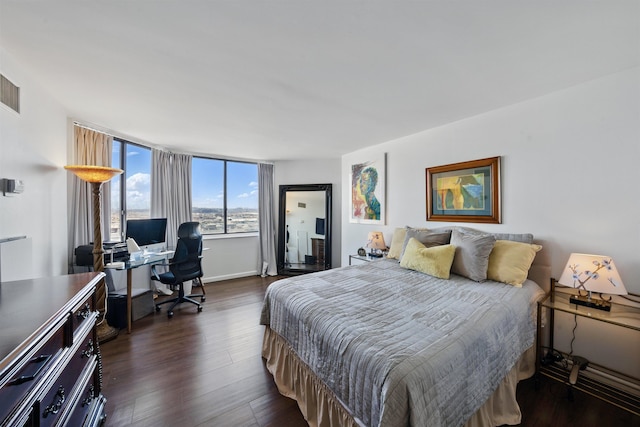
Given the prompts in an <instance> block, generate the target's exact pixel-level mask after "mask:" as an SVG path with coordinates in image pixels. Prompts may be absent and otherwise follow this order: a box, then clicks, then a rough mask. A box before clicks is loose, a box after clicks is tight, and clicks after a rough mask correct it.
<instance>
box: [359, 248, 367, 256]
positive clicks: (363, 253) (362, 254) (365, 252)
mask: <svg viewBox="0 0 640 427" xmlns="http://www.w3.org/2000/svg"><path fill="white" fill-rule="evenodd" d="M358 255H360V256H366V255H367V251H365V250H364V248H360V249H358Z"/></svg>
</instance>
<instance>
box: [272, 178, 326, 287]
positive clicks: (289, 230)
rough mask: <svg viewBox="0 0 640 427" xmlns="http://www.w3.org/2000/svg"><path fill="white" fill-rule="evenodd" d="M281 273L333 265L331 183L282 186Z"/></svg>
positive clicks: (295, 272)
mask: <svg viewBox="0 0 640 427" xmlns="http://www.w3.org/2000/svg"><path fill="white" fill-rule="evenodd" d="M279 201H280V208H279V221H278V224H279V227H278V273H279V274H283V275H294V274H304V273H312V272H314V271H322V270H328V269H330V268H331V184H300V185H281V186H280V200H279Z"/></svg>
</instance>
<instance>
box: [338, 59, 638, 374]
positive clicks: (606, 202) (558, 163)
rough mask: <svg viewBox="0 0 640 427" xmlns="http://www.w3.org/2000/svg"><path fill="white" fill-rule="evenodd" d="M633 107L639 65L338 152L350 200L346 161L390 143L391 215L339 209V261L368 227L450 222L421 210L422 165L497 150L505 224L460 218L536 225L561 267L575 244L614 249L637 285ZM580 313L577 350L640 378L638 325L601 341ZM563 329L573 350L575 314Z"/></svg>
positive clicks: (523, 228)
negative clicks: (361, 215) (375, 218)
mask: <svg viewBox="0 0 640 427" xmlns="http://www.w3.org/2000/svg"><path fill="white" fill-rule="evenodd" d="M639 118H640V68H635V69H631V70H628V71H625V72H621V73H617V74H614V75H610V76H608V77H605V78H601V79H598V80H595V81H591V82H588V83H585V84H582V85H579V86H575V87H572V88H569V89H566V90H563V91H560V92H556V93H552V94H550V95H547V96H544V97H540V98H537V99H533V100H530V101H527V102H523V103H520V104H516V105H513V106H510V107H507V108H502V109H500V110H496V111H491V112H488V113H485V114H482V115H479V116H476V117H473V118H470V119H467V120H462V121H459V122H456V123H452V124H450V125H447V126H443V127H440V128H437V129H433V130H429V131H425V132H422V133H419V134H416V135H412V136H408V137H406V138H401V139H398V140H395V141H390V142H387V143H384V144H381V145H378V146H376V147H372V148H369V149H367V150H362V151H358V152H354V153H350V154H348V155H345V156H343V159H342V194H343V197H342V203H343V204H344V205H345V206H348V204H349V195H350V189H349V179H348V177H349V168H350V165H351V164H354V163H358V162H361V161H363V160H366V159H367V155H371V154H377V153H380V152H386V153H387V225H386V226H385V227H380V226H370V225H360V224H351V223H349V218H348V209H345V210H344V211H343V217H342V221H343V227H342V258H343V263H344V262H345V260H346V258H347V257H348V255H349V254H353V253H355V251H356V250H357V248H358V247H360V246H362V245H363V244H364V243H365V242H366V237H367V232H368V231H370V230H373V229H381V230H383V231H384V234H385V240H386V241H387V244H390V243H391V237H392V231H393V228H395V227H402V226H405V225H411V226H422V227H425V226H426V227H439V226H442V225H445V223H441V222H427V221H426V199H425V198H426V195H425V186H426V184H425V168H427V167H431V166H439V165H446V164H450V163H456V162H462V161H467V160H474V159H481V158H486V157H493V156H502V200H503V204H502V217H503V221H502V224H495V225H482V224H460V225H467V226H472V227H475V228H478V229H483V230H487V231H494V232H513V233H533V234H534V236H535V237H536V238H537V239H541V240H542V241H543V244H544V246H545V249H546V250H547V251H548V253H549V255H550V256H551V259H552V266H553V270H552V273H553V276H554V277H556V278H557V277H560V273H561V271H562V269H563V268H564V266H565V263H566V261H567V258H568V256H569V254H570V253H571V252H586V253H598V254H604V255H608V256H611V257H612V258H613V259H614V261H615V263H616V266H617V267H618V269H619V271H620V275H621V277H622V280H623V282H624V284H625V286H626V287H627V289H628V290H629V291H630V292H634V293H636V294H640V255H639V252H638V248H639V247H640V244H639V243H640V197H638V194H637V193H638V190H637V181H638V176H637V175H638V168H639V166H640V120H639ZM587 322H589V320H587ZM583 323H584V324H586V322H582V321H580V322H579V324H580V325H581V326H580V327H579V328H578V334H579V335H578V339H577V340H576V354H581V353H580V352H579V351H582V352H583V353H582V354H583V355H585V356H586V357H587V358H591V357H593V361H595V362H596V363H597V360H601V361H604V360H606V355H607V354H608V353H611V354H617V355H618V361H617V363H618V365H619V366H617V367H616V368H619V369H620V370H623V371H626V372H627V373H632V374H634V375H635V376H636V377H640V366H639V365H638V363H637V360H638V359H637V356H638V354H640V339H638V335H637V334H638V332H632V333H623V332H621V331H618V330H613V331H611V330H610V329H611V328H606V329H607V330H606V332H604V331H603V332H602V333H599V335H598V336H599V337H601V338H602V339H603V341H601V342H599V343H598V344H596V343H595V342H594V341H593V340H592V339H591V338H590V335H589V333H590V332H591V331H590V329H591V328H596V329H597V328H598V327H599V326H593V325H591V324H586V325H585V326H582V324H583ZM590 323H595V322H590ZM558 328H559V329H560V331H559V332H560V334H561V335H564V337H565V340H564V341H563V340H560V342H559V344H560V345H559V347H560V348H561V349H565V350H568V344H567V340H566V338H567V332H566V331H567V330H569V332H570V330H571V329H572V328H573V320H572V319H571V324H567V323H562V322H561V324H560V325H559V326H558ZM580 334H581V335H580ZM632 334H635V335H632ZM581 337H582V339H580V338H581ZM569 338H570V337H569ZM585 353H586V354H585ZM603 364H604V363H603Z"/></svg>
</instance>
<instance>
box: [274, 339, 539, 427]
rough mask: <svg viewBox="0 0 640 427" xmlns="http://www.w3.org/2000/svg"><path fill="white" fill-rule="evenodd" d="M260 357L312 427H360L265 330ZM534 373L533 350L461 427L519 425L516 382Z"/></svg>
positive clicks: (288, 349) (282, 343)
mask: <svg viewBox="0 0 640 427" xmlns="http://www.w3.org/2000/svg"><path fill="white" fill-rule="evenodd" d="M262 357H263V358H264V359H265V360H266V366H267V369H268V370H269V372H270V373H271V375H273V378H274V381H275V383H276V386H277V387H278V391H279V392H280V394H282V395H283V396H287V397H289V398H292V399H294V400H296V401H297V402H298V406H299V407H300V411H301V412H302V415H303V416H304V418H305V419H306V420H307V422H308V423H309V425H310V426H312V427H316V426H317V427H337V426H340V427H357V426H361V424H360V423H358V422H357V421H356V420H355V419H354V418H353V417H352V416H351V414H350V413H349V411H347V410H346V409H345V408H344V406H343V405H342V403H341V402H340V399H338V398H337V397H336V396H335V395H334V393H333V392H332V391H331V390H330V389H329V388H328V387H327V386H326V385H325V384H324V383H323V382H322V381H321V380H319V379H318V378H317V377H316V376H315V375H314V374H313V372H311V370H310V369H309V367H308V366H307V365H306V364H305V363H304V362H302V361H301V360H300V359H299V358H298V356H297V355H296V354H295V352H294V351H293V350H292V349H291V347H290V346H289V344H288V343H287V341H286V340H285V339H284V338H282V337H281V336H280V335H278V334H277V333H275V332H273V331H272V330H271V329H270V328H269V327H265V331H264V340H263V342H262ZM534 373H535V346H532V347H531V348H529V349H528V350H527V351H525V352H524V353H523V355H522V356H521V357H520V360H519V361H518V362H517V363H516V365H515V366H514V367H513V369H511V371H509V373H508V374H507V376H506V377H505V378H504V379H503V380H502V383H501V384H500V386H498V389H497V390H496V391H495V392H494V393H493V395H492V396H491V397H490V398H489V399H488V400H487V401H486V402H485V403H484V405H483V406H481V407H480V409H478V411H477V412H476V413H475V414H474V415H473V416H472V417H471V419H470V420H469V421H467V423H466V424H465V427H495V426H500V425H504V424H507V425H517V424H520V421H521V417H522V414H521V412H520V407H519V406H518V402H517V401H516V386H517V385H518V381H520V380H522V379H525V378H529V377H531V376H532V375H533V374H534Z"/></svg>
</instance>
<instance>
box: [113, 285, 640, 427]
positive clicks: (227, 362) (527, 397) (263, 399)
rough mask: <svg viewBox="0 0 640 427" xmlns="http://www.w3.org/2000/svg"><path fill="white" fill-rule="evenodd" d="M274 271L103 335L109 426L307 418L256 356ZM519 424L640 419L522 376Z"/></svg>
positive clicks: (284, 422)
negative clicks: (200, 304)
mask: <svg viewBox="0 0 640 427" xmlns="http://www.w3.org/2000/svg"><path fill="white" fill-rule="evenodd" d="M273 280H274V278H261V277H257V276H256V277H250V278H246V279H236V280H230V281H225V282H217V283H213V284H208V285H206V291H207V300H206V301H205V303H204V310H203V311H202V312H201V313H197V311H196V308H195V306H190V305H186V304H183V305H182V306H180V307H179V308H177V309H176V310H175V316H174V317H173V318H172V319H168V318H167V316H166V311H165V310H166V309H163V310H162V311H161V312H160V313H155V314H152V315H149V316H147V317H145V318H143V319H140V320H138V321H137V322H135V323H134V324H133V332H132V334H131V335H128V334H127V333H126V331H122V332H121V333H120V335H119V336H118V338H116V339H115V340H113V341H110V342H107V343H104V344H102V346H101V350H102V355H103V365H104V369H103V374H104V375H103V378H104V379H103V382H104V393H105V395H106V396H107V399H108V400H107V416H108V418H107V422H106V426H107V427H126V426H136V427H138V426H154V427H158V426H180V427H191V426H282V427H288V426H291V427H294V426H306V425H307V424H306V423H305V421H304V419H303V417H302V415H301V414H300V411H299V410H298V407H297V406H296V404H295V402H294V401H292V400H290V399H288V398H286V397H283V396H281V395H280V394H279V393H278V391H277V389H276V388H275V385H274V384H273V380H272V378H271V375H270V374H269V373H268V372H267V370H266V369H265V367H264V363H263V361H262V358H261V357H260V347H261V343H262V333H263V327H262V326H260V325H258V317H259V314H260V308H261V304H262V299H263V296H264V290H265V289H266V287H267V286H268V284H269V283H271V282H272V281H273ZM518 402H520V406H521V407H522V411H523V423H522V424H521V425H522V426H580V427H589V426H594V427H596V426H598V427H600V426H625V427H627V426H640V417H636V416H632V415H631V414H629V413H627V412H625V411H622V410H619V409H617V408H615V407H613V406H611V405H608V404H606V403H604V402H601V401H599V400H597V399H594V398H592V397H590V396H587V395H584V394H581V393H576V394H575V400H574V402H569V401H567V399H566V391H565V389H564V387H563V386H562V385H560V384H557V383H554V382H552V381H550V380H545V379H543V380H542V383H541V387H540V389H539V390H535V388H534V383H533V380H527V381H523V382H521V383H520V385H519V386H518Z"/></svg>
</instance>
